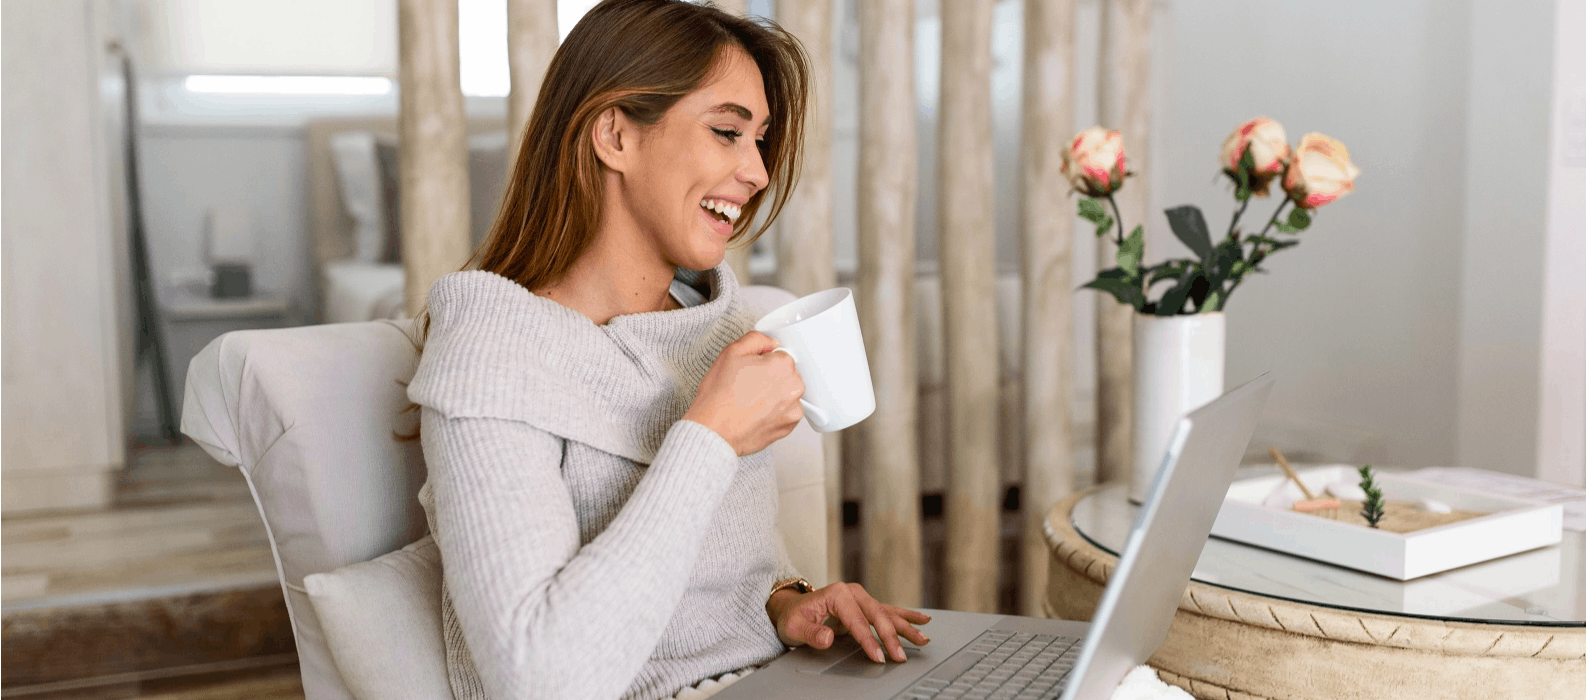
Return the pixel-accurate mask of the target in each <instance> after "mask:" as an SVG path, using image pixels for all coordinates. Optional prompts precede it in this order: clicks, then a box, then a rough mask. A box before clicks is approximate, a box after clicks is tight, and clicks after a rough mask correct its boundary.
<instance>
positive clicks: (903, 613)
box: [881, 605, 931, 625]
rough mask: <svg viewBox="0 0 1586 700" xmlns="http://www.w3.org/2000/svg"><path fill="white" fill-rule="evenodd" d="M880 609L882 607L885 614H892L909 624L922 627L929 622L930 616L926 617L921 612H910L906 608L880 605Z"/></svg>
mask: <svg viewBox="0 0 1586 700" xmlns="http://www.w3.org/2000/svg"><path fill="white" fill-rule="evenodd" d="M881 607H882V609H884V610H886V611H887V612H889V613H892V614H893V615H896V616H898V617H901V618H903V619H905V620H908V621H909V622H912V623H914V624H916V625H923V624H925V623H927V622H930V621H931V616H930V615H926V614H925V613H922V612H920V611H918V610H910V609H908V608H900V607H898V606H896V605H882V606H881Z"/></svg>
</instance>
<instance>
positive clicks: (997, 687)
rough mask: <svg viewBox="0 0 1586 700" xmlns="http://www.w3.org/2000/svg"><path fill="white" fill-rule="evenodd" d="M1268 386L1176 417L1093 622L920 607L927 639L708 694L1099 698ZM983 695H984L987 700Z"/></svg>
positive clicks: (1200, 543)
mask: <svg viewBox="0 0 1586 700" xmlns="http://www.w3.org/2000/svg"><path fill="white" fill-rule="evenodd" d="M1271 389H1272V377H1271V373H1270V372H1268V373H1265V374H1262V375H1261V376H1259V377H1256V378H1255V379H1252V380H1250V381H1249V382H1246V383H1245V384H1243V385H1241V386H1240V387H1238V388H1236V389H1233V390H1231V391H1229V392H1228V393H1226V394H1223V395H1222V396H1221V397H1219V398H1218V399H1217V400H1215V401H1212V402H1211V403H1209V404H1206V405H1205V406H1203V407H1201V408H1199V409H1197V410H1195V411H1193V412H1191V413H1190V414H1189V415H1187V416H1185V417H1184V418H1182V419H1180V420H1179V423H1178V428H1177V430H1175V431H1174V433H1173V437H1172V439H1170V440H1169V441H1168V449H1167V454H1166V456H1165V457H1164V458H1163V465H1162V470H1161V471H1160V472H1159V473H1158V475H1157V478H1156V483H1155V484H1153V485H1152V487H1151V493H1150V495H1149V496H1147V498H1146V502H1145V505H1144V506H1143V507H1142V509H1141V511H1140V516H1139V520H1137V521H1136V522H1135V526H1134V529H1133V530H1132V531H1131V532H1130V533H1129V539H1128V542H1126V543H1125V545H1124V549H1123V556H1122V557H1120V558H1119V561H1118V566H1117V568H1116V569H1114V571H1113V576H1112V580H1111V581H1109V582H1108V584H1107V590H1106V592H1104V593H1103V594H1102V597H1101V604H1100V605H1099V606H1097V608H1096V614H1095V616H1094V618H1093V619H1092V621H1091V622H1089V623H1084V622H1070V621H1064V620H1050V619H1044V618H1035V617H1019V616H1014V615H989V614H984V613H965V612H955V611H951V610H925V612H927V613H929V614H930V615H931V622H930V623H929V624H927V625H925V627H924V631H925V633H926V634H928V635H930V637H931V643H930V644H928V645H925V646H923V647H916V646H915V645H913V644H911V643H910V642H908V641H907V640H904V639H902V638H899V641H900V642H902V644H903V648H904V651H905V653H907V654H908V657H909V660H908V661H905V662H902V663H894V662H888V663H884V664H878V663H875V662H874V661H871V660H870V658H869V657H868V656H866V655H865V653H864V651H863V650H862V649H861V648H860V647H859V644H858V643H857V642H855V641H854V640H853V638H852V637H848V636H846V635H845V636H843V637H839V638H838V641H837V642H836V643H834V644H832V646H831V648H829V649H825V650H819V649H812V648H810V647H807V646H805V647H799V648H797V649H794V650H792V651H790V652H788V653H786V654H783V655H782V656H780V657H778V658H777V659H776V660H775V661H773V662H771V663H770V664H769V665H767V666H766V667H765V668H762V669H760V670H758V671H755V672H754V673H751V674H749V675H748V676H745V677H744V678H743V679H741V680H739V681H738V682H736V683H734V684H732V685H731V686H729V687H728V688H726V689H725V690H723V691H721V692H720V693H717V694H716V696H715V697H717V698H722V699H723V700H732V699H734V698H771V699H775V698H788V699H789V700H795V699H796V700H808V699H809V698H875V699H877V700H879V699H882V698H907V699H910V700H913V699H916V698H918V699H920V700H924V699H925V698H963V697H974V698H988V700H1002V699H1007V700H1026V699H1029V700H1034V699H1037V698H1057V697H1059V696H1061V697H1062V698H1063V700H1093V699H1095V700H1105V699H1106V698H1108V697H1111V695H1112V692H1113V690H1115V689H1116V688H1117V687H1118V683H1119V682H1120V681H1122V680H1123V677H1124V675H1126V674H1127V673H1128V672H1129V670H1130V669H1132V668H1134V667H1135V666H1138V665H1140V664H1143V663H1145V661H1146V659H1148V658H1150V657H1151V655H1152V654H1153V653H1155V652H1156V649H1157V647H1159V646H1161V645H1162V641H1163V640H1164V639H1166V638H1167V630H1168V625H1170V624H1171V623H1172V622H1173V611H1174V610H1176V609H1177V608H1178V603H1179V599H1180V598H1181V597H1182V596H1183V595H1184V589H1185V587H1186V586H1188V585H1189V579H1190V574H1191V573H1192V572H1193V571H1194V570H1195V562H1196V560H1197V559H1199V558H1200V553H1201V548H1202V547H1204V546H1205V544H1206V536H1207V535H1208V534H1210V533H1211V529H1212V521H1214V520H1216V519H1217V510H1218V509H1219V508H1221V507H1222V502H1223V496H1224V494H1226V493H1227V492H1228V484H1229V483H1230V482H1232V481H1233V477H1234V470H1235V469H1237V468H1238V466H1239V459H1240V457H1241V456H1242V455H1243V454H1244V452H1245V447H1246V446H1247V445H1248V444H1249V442H1250V434H1251V433H1252V432H1253V431H1254V430H1255V425H1256V416H1257V414H1258V413H1260V410H1261V406H1262V404H1264V403H1265V402H1266V399H1267V394H1268V393H1269V392H1270V391H1271ZM988 696H989V697H988Z"/></svg>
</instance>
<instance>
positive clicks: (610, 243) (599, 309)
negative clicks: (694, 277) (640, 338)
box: [532, 232, 682, 326]
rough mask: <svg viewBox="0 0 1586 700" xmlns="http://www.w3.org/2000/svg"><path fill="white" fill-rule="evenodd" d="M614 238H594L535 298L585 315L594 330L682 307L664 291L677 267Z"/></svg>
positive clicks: (536, 290)
mask: <svg viewBox="0 0 1586 700" xmlns="http://www.w3.org/2000/svg"><path fill="white" fill-rule="evenodd" d="M602 233H606V232H602ZM614 238H615V237H614V236H607V235H601V236H597V237H596V239H595V241H594V242H593V243H592V244H591V245H590V247H589V249H587V250H585V251H584V254H583V255H582V256H581V257H579V259H578V261H577V262H575V263H573V267H572V268H571V269H569V270H568V271H567V274H566V275H564V276H563V277H562V279H561V280H559V281H557V282H556V283H555V284H552V285H547V286H545V287H542V288H540V289H535V290H532V291H533V292H534V294H535V295H536V296H542V297H545V298H547V299H551V300H554V301H556V302H557V303H559V304H561V305H563V306H566V307H567V308H570V309H572V310H574V311H577V312H579V313H581V314H583V315H585V316H587V317H589V320H590V321H592V322H594V324H595V325H597V326H604V325H606V323H607V322H609V321H610V320H611V319H613V318H615V317H617V316H625V315H627V314H637V313H645V312H650V311H670V310H673V309H680V308H682V306H681V305H680V304H678V303H677V301H676V300H674V299H672V296H671V294H669V293H668V292H669V291H670V289H671V286H672V276H673V275H674V274H675V273H676V268H675V267H674V266H673V265H670V264H668V263H667V262H666V261H665V260H664V259H662V258H661V257H660V256H659V255H650V254H649V253H650V251H648V250H645V246H638V245H627V244H622V243H619V242H616V241H614V240H613V239H614ZM636 251H643V252H642V253H638V252H636Z"/></svg>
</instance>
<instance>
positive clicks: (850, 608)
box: [832, 585, 896, 664]
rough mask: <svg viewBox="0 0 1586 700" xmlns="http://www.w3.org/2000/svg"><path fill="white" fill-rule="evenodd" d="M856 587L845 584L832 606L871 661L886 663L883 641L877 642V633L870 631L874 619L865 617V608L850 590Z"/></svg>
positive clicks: (837, 593) (835, 596)
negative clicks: (882, 649) (882, 647)
mask: <svg viewBox="0 0 1586 700" xmlns="http://www.w3.org/2000/svg"><path fill="white" fill-rule="evenodd" d="M854 587H857V586H852V585H850V586H844V587H843V588H842V589H841V590H839V591H836V592H835V593H836V595H834V596H833V598H834V599H833V600H832V607H833V608H835V609H836V610H835V611H836V613H837V614H836V617H837V619H839V620H842V623H843V626H844V627H847V628H848V633H849V634H852V635H853V637H854V641H856V642H859V646H861V647H863V648H864V650H865V655H866V656H869V657H870V660H871V661H874V662H876V663H878V664H879V663H885V662H886V656H885V655H883V654H882V651H881V643H880V642H877V641H876V637H875V635H873V634H871V633H870V623H871V622H872V620H868V619H866V618H865V611H864V609H863V608H861V607H859V601H857V600H855V599H854V595H853V594H852V593H851V592H849V590H848V589H849V588H854ZM894 639H896V637H895V636H894Z"/></svg>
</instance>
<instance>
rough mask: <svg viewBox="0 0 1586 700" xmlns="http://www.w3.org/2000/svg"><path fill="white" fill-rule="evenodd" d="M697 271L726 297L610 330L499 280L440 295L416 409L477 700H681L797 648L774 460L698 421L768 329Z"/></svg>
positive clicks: (724, 275)
mask: <svg viewBox="0 0 1586 700" xmlns="http://www.w3.org/2000/svg"><path fill="white" fill-rule="evenodd" d="M691 273H692V271H688V270H679V278H681V279H683V280H684V281H695V280H698V282H699V283H700V284H701V285H704V286H707V287H708V301H705V302H703V303H700V304H699V305H697V306H693V307H689V308H683V309H677V310H673V311H660V312H651V313H638V314H628V315H622V316H617V317H615V318H613V319H611V320H610V321H609V322H608V323H607V324H606V325H603V326H596V325H595V324H594V323H592V322H591V321H590V320H589V318H587V317H585V316H584V315H582V314H580V313H578V312H577V311H574V310H572V309H569V308H567V307H565V306H562V305H561V304H559V303H557V302H555V301H553V300H550V299H546V298H543V297H539V296H535V295H534V294H532V293H530V292H529V291H528V290H527V289H525V288H523V287H522V286H520V285H518V284H517V283H515V282H512V281H511V280H508V279H507V278H505V277H501V276H499V275H496V274H493V273H489V272H483V271H467V272H457V273H453V274H450V275H447V276H445V277H442V278H441V279H440V280H439V281H437V282H436V283H435V285H434V286H433V287H432V288H431V289H430V293H429V311H430V317H431V327H430V333H429V339H428V341H427V343H426V345H425V348H424V352H423V355H422V356H421V359H420V361H419V367H418V372H417V374H416V375H415V376H414V377H413V381H412V383H411V384H410V385H409V387H408V397H409V398H410V399H411V400H412V401H413V402H415V403H417V404H419V405H420V406H421V407H422V409H421V420H422V424H421V425H422V442H423V448H424V459H425V463H426V464H427V466H428V468H429V480H428V482H427V483H426V484H425V485H424V488H423V489H422V490H421V491H420V494H419V498H420V501H421V502H422V503H423V505H424V508H425V512H426V514H427V515H428V517H429V522H430V530H431V532H432V533H433V534H434V536H435V541H436V543H437V544H438V545H439V547H440V552H441V563H442V568H443V570H444V583H443V587H442V596H443V599H442V617H443V620H442V624H443V626H444V633H445V639H446V656H447V659H446V661H447V671H448V674H449V676H450V679H451V684H452V691H453V693H454V694H455V696H456V698H457V700H471V699H473V698H486V697H489V698H496V699H497V700H506V699H508V698H617V697H623V698H640V699H646V700H648V699H652V698H662V697H666V696H668V695H671V694H672V693H675V692H676V691H678V690H679V689H681V688H684V687H687V686H689V685H692V684H694V683H695V682H697V681H700V680H702V679H704V678H709V677H713V676H718V675H721V674H723V673H726V672H728V671H734V670H737V669H741V668H743V667H745V666H750V665H754V664H760V663H764V662H766V661H769V660H770V659H772V658H774V657H775V656H776V655H777V654H779V653H781V652H782V651H783V650H784V647H783V645H782V643H781V642H780V641H779V640H778V638H777V634H776V630H775V628H774V627H773V625H772V623H771V621H770V619H769V618H768V617H767V616H766V612H765V601H766V596H767V593H768V592H769V590H770V586H771V583H772V582H773V581H774V580H775V579H776V578H778V577H780V576H785V575H796V574H795V573H794V572H793V569H792V567H791V565H790V564H788V562H787V558H786V553H785V548H784V547H783V546H782V542H781V539H780V535H779V534H778V532H777V530H776V504H777V488H776V475H775V473H774V470H773V466H772V464H771V457H770V453H769V452H767V451H764V450H762V451H760V452H757V453H755V454H752V455H747V456H745V457H741V458H740V457H738V456H737V455H736V454H734V451H733V448H732V447H731V446H730V445H729V444H728V443H727V441H726V440H724V439H722V437H721V436H720V435H717V434H716V433H715V432H714V431H712V430H711V429H709V428H707V427H705V426H703V425H701V424H699V423H695V422H693V421H686V420H681V418H682V416H683V414H684V413H685V412H687V410H688V408H689V406H690V405H691V404H692V403H693V400H694V396H695V393H696V392H697V391H698V388H699V382H700V380H701V379H702V378H703V377H704V375H705V372H706V370H708V369H709V368H710V366H711V365H712V363H714V362H715V360H716V357H717V355H718V354H719V353H720V352H721V349H722V348H723V347H725V346H726V345H727V344H728V343H731V342H732V341H734V340H737V339H738V338H739V337H740V336H742V335H743V334H744V333H745V332H747V331H749V330H750V329H751V328H752V327H753V324H754V321H755V320H756V318H757V317H756V314H755V313H754V312H753V311H751V310H750V309H747V308H745V306H744V304H743V300H742V298H741V297H740V295H739V294H738V282H737V280H736V278H735V277H734V276H733V274H732V271H731V270H730V269H729V268H728V267H727V266H726V265H725V264H723V265H721V266H718V267H716V268H715V269H714V270H707V271H705V272H704V273H692V274H691ZM696 275H697V277H696Z"/></svg>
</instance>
